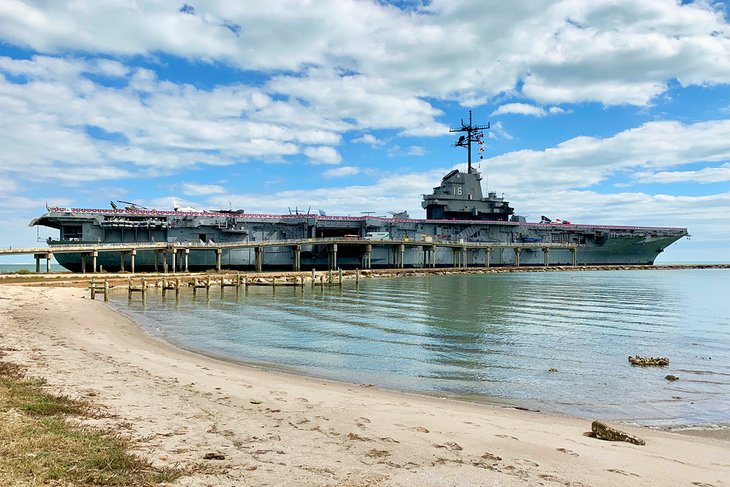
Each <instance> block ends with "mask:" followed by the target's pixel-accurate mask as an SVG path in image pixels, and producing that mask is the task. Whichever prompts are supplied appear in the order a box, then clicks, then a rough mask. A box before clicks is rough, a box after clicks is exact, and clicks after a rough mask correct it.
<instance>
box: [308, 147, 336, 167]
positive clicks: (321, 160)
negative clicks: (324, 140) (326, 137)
mask: <svg viewBox="0 0 730 487" xmlns="http://www.w3.org/2000/svg"><path fill="white" fill-rule="evenodd" d="M304 154H305V155H306V156H307V157H309V159H310V160H311V161H312V163H313V164H339V163H340V162H342V157H340V154H339V153H338V152H337V151H336V150H335V149H334V148H332V147H326V146H319V147H305V148H304Z"/></svg>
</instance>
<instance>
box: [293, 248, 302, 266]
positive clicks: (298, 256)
mask: <svg viewBox="0 0 730 487" xmlns="http://www.w3.org/2000/svg"><path fill="white" fill-rule="evenodd" d="M292 253H293V254H294V271H295V272H299V271H300V270H301V269H302V246H301V245H293V246H292Z"/></svg>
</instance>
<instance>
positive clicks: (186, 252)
mask: <svg viewBox="0 0 730 487" xmlns="http://www.w3.org/2000/svg"><path fill="white" fill-rule="evenodd" d="M189 257H190V249H185V257H184V258H185V272H190V271H189V270H188V269H189V267H188V261H189Z"/></svg>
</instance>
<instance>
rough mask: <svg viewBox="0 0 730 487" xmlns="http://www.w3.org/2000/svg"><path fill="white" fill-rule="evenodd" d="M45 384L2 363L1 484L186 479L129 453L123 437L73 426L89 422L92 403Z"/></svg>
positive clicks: (143, 482) (132, 483) (131, 483)
mask: <svg viewBox="0 0 730 487" xmlns="http://www.w3.org/2000/svg"><path fill="white" fill-rule="evenodd" d="M44 385H45V381H44V380H42V379H29V378H26V377H25V376H24V371H23V369H22V368H21V367H19V366H18V365H16V364H11V363H8V362H2V361H0V485H28V486H35V485H48V484H51V485H64V486H65V485H74V486H82V485H83V486H86V485H89V486H90V485H110V486H111V485H118V486H122V485H124V486H138V485H139V486H153V485H158V484H160V483H162V482H170V481H173V480H175V479H176V478H178V477H179V476H180V475H182V472H181V471H180V470H176V469H169V468H167V469H160V468H156V467H153V466H152V465H151V464H150V463H149V462H147V461H146V460H144V459H142V458H140V457H138V456H136V455H132V454H130V453H129V443H128V442H127V441H126V440H124V439H123V438H120V437H118V436H116V435H113V434H111V433H108V432H103V431H99V430H97V429H94V428H87V427H83V426H80V425H79V424H78V423H76V422H74V421H69V418H70V417H87V416H88V415H89V414H90V411H91V407H90V404H88V403H85V402H83V401H74V400H72V399H69V398H67V397H62V396H55V395H52V394H48V393H46V392H44V391H43V386H44Z"/></svg>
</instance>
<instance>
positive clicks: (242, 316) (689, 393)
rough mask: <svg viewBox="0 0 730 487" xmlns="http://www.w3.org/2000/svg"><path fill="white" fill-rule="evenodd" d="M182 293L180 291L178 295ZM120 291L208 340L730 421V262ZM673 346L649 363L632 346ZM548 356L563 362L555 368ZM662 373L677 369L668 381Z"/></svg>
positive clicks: (456, 385) (637, 413) (604, 407)
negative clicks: (664, 363) (711, 266)
mask: <svg viewBox="0 0 730 487" xmlns="http://www.w3.org/2000/svg"><path fill="white" fill-rule="evenodd" d="M170 296H172V297H170ZM112 299H113V300H114V301H115V304H116V305H117V306H118V307H119V308H120V309H122V310H123V311H125V312H126V313H128V314H131V315H132V316H133V317H134V318H136V319H137V320H138V321H139V322H140V323H141V324H142V325H143V326H144V327H145V328H146V330H147V331H148V332H149V333H151V334H153V335H156V336H160V337H162V338H164V339H165V340H168V341H170V342H172V343H174V344H176V345H178V346H181V347H183V348H186V349H191V350H197V351H200V352H203V353H206V354H209V355H214V356H220V357H226V358H229V359H233V360H237V361H241V362H247V363H254V364H259V365H265V366H267V367H270V368H280V369H285V370H291V371H295V372H298V373H302V374H308V375H313V376H319V377H326V378H332V379H338V380H345V381H350V382H356V383H370V384H376V385H378V386H381V387H386V388H392V389H401V390H408V391H418V392H425V393H429V394H436V395H447V396H458V397H463V398H468V399H470V400H476V401H503V402H507V403H511V404H516V405H521V406H525V407H529V408H535V409H543V410H550V411H559V412H565V413H570V414H574V415H579V416H585V417H602V418H608V419H615V420H626V421H636V422H639V423H642V424H647V425H657V426H658V425H687V424H712V423H730V270H724V269H723V270H677V271H669V270H666V271H625V272H620V271H606V272H555V273H525V274H522V273H520V274H498V275H497V274H492V275H490V274H480V275H452V276H433V277H410V278H397V279H370V280H364V281H362V282H361V283H360V286H359V288H356V287H355V284H354V283H345V285H344V287H343V289H342V290H339V289H337V288H332V289H325V290H324V291H321V290H320V289H318V288H315V289H314V290H312V289H311V288H309V287H307V288H306V289H305V290H304V291H302V289H300V288H284V287H278V288H276V290H275V291H273V290H272V289H271V288H262V287H251V288H249V290H248V291H247V292H243V291H241V292H240V294H239V296H236V292H235V290H234V289H232V288H228V289H226V290H225V295H224V297H223V298H221V294H220V290H219V289H212V290H211V293H210V298H209V299H206V297H205V293H204V292H203V293H199V294H198V296H197V298H195V300H193V296H192V293H191V292H189V291H187V292H183V293H182V294H181V296H180V299H179V300H175V298H174V294H173V295H170V294H168V298H167V299H166V300H164V301H163V300H162V299H161V296H160V294H159V291H158V294H154V293H152V295H151V296H148V298H147V302H146V304H145V305H143V304H142V303H141V302H140V300H139V297H138V296H135V299H134V301H133V302H132V303H127V300H126V295H124V296H122V295H116V296H113V297H112ZM635 354H638V355H649V356H668V357H669V358H670V365H669V367H663V368H639V367H632V366H630V365H629V364H628V361H627V357H628V356H629V355H635ZM551 367H554V368H557V369H558V372H554V373H550V372H548V369H549V368H551ZM667 374H674V375H676V376H678V377H679V378H680V380H679V381H677V382H674V383H670V382H668V381H667V380H665V378H664V377H665V376H666V375H667Z"/></svg>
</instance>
